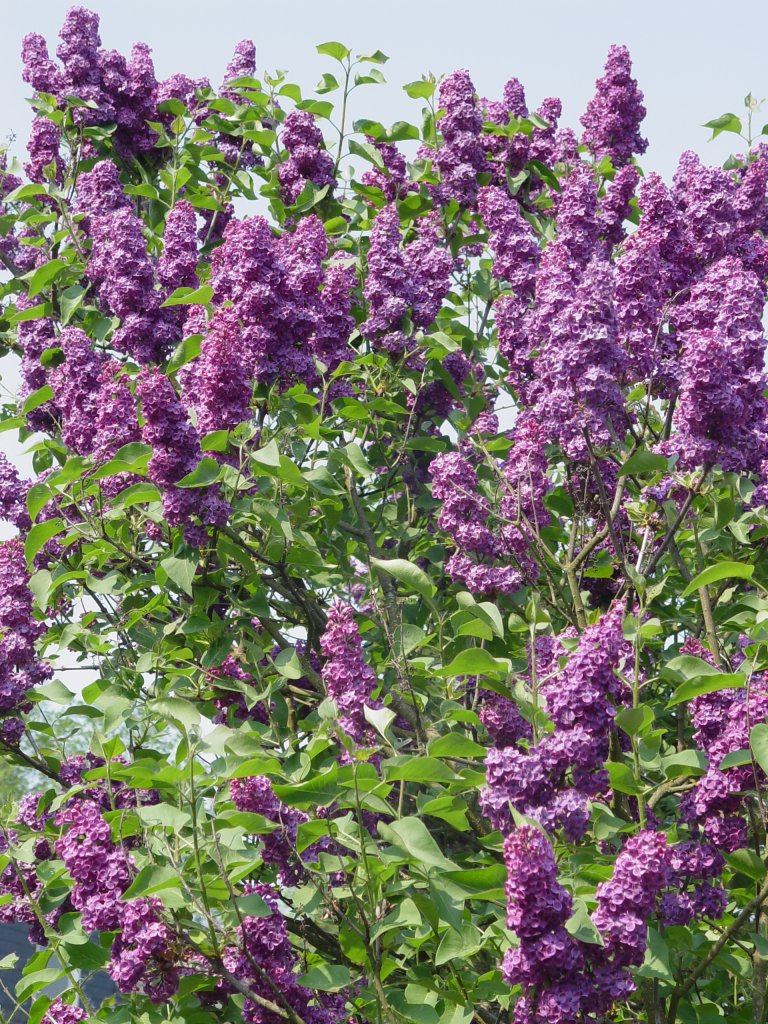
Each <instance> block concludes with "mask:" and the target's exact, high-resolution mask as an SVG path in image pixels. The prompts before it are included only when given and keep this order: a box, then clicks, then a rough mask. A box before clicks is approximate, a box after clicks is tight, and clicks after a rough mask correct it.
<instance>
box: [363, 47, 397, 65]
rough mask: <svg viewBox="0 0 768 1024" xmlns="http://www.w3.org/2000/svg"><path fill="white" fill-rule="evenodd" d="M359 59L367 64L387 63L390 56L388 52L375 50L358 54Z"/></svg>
mask: <svg viewBox="0 0 768 1024" xmlns="http://www.w3.org/2000/svg"><path fill="white" fill-rule="evenodd" d="M357 59H358V60H360V61H363V62H364V63H365V64H386V63H387V61H388V60H389V57H388V56H387V55H386V53H382V52H381V50H374V51H373V53H360V54H358V57H357Z"/></svg>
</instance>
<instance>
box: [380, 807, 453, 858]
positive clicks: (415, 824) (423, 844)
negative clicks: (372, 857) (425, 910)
mask: <svg viewBox="0 0 768 1024" xmlns="http://www.w3.org/2000/svg"><path fill="white" fill-rule="evenodd" d="M378 829H379V832H380V834H381V836H382V838H383V839H385V840H386V841H387V842H388V843H392V845H393V846H398V847H400V849H402V850H404V851H405V852H406V853H407V854H408V856H409V857H410V858H412V860H413V861H414V862H415V863H416V864H424V865H426V866H427V867H436V868H443V869H445V870H448V871H452V870H455V869H456V867H457V865H456V864H454V863H452V862H451V861H449V860H448V858H447V857H445V856H444V855H443V853H442V852H441V850H440V847H439V846H438V845H437V843H436V842H435V840H434V839H433V837H432V834H431V833H430V831H429V830H428V829H427V826H426V825H425V824H424V822H423V821H422V820H421V818H400V819H399V821H394V822H392V824H391V825H388V824H385V823H384V822H383V821H380V822H379V824H378Z"/></svg>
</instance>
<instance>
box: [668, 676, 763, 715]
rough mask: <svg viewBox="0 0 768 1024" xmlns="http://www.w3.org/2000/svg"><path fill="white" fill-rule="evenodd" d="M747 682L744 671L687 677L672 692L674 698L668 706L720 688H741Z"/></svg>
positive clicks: (714, 691)
mask: <svg viewBox="0 0 768 1024" xmlns="http://www.w3.org/2000/svg"><path fill="white" fill-rule="evenodd" d="M746 684H747V677H746V676H745V675H744V673H743V672H718V673H717V674H716V675H715V674H712V675H707V676H700V677H699V678H695V677H694V678H693V679H686V681H685V682H684V683H681V684H680V685H679V686H678V687H677V689H676V690H675V692H674V693H673V694H672V699H671V700H670V701H669V703H668V704H667V707H668V708H671V707H674V706H675V704H682V703H683V702H684V701H688V700H691V698H692V697H700V696H701V695H702V694H703V693H716V692H717V691H718V690H740V689H743V688H744V686H746Z"/></svg>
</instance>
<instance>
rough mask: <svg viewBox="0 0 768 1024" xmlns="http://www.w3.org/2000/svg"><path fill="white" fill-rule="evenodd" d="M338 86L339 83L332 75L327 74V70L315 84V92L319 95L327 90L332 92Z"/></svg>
mask: <svg viewBox="0 0 768 1024" xmlns="http://www.w3.org/2000/svg"><path fill="white" fill-rule="evenodd" d="M338 88H339V83H338V81H337V79H336V77H335V76H334V75H329V74H328V73H327V72H326V74H324V75H323V77H322V78H321V79H320V81H319V82H318V83H317V85H316V86H315V92H316V93H319V94H320V95H321V96H322V95H323V94H324V93H327V92H334V90H336V89H338Z"/></svg>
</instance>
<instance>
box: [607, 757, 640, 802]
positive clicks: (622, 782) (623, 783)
mask: <svg viewBox="0 0 768 1024" xmlns="http://www.w3.org/2000/svg"><path fill="white" fill-rule="evenodd" d="M605 767H606V769H607V770H608V777H609V779H610V780H611V789H615V790H617V791H618V792H619V793H629V794H630V795H631V796H637V795H638V794H639V793H642V792H643V787H642V785H641V784H640V783H639V782H638V781H637V779H636V778H635V776H634V774H633V772H632V769H631V768H630V767H629V765H628V764H624V762H623V761H608V762H606V765H605Z"/></svg>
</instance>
